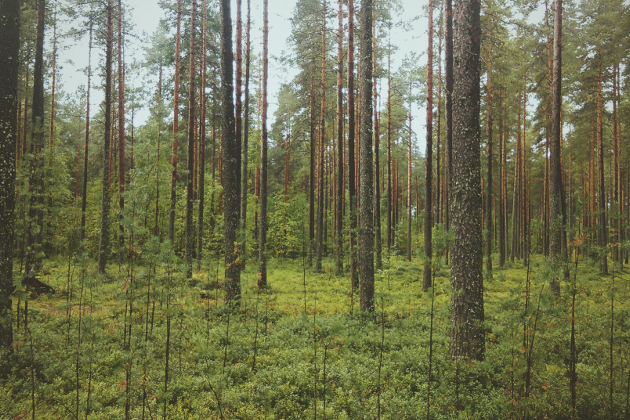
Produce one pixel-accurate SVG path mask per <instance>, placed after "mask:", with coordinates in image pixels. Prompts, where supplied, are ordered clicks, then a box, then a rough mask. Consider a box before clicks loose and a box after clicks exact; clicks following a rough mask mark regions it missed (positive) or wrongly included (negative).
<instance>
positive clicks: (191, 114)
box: [185, 0, 240, 279]
mask: <svg viewBox="0 0 630 420" xmlns="http://www.w3.org/2000/svg"><path fill="white" fill-rule="evenodd" d="M196 14H197V0H192V12H191V15H190V69H189V70H190V74H189V75H190V77H189V79H188V162H187V163H188V173H187V175H186V254H185V258H186V278H187V279H191V278H192V258H193V249H194V246H195V234H194V232H193V204H194V203H193V201H194V198H193V191H194V190H193V179H194V163H195V162H194V160H195V70H196V66H195V33H196V32H197V30H196V18H197V16H196ZM204 55H205V54H204ZM239 169H240V168H239Z"/></svg>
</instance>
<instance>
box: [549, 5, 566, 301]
mask: <svg viewBox="0 0 630 420" xmlns="http://www.w3.org/2000/svg"><path fill="white" fill-rule="evenodd" d="M561 110H562V0H556V15H555V19H554V50H553V107H552V125H551V127H552V128H551V155H550V171H551V176H550V191H549V223H550V224H551V231H550V235H549V258H550V259H551V261H552V264H557V265H561V264H562V257H563V255H562V239H561V237H562V235H564V214H563V212H562V200H563V197H562V164H561V158H560V142H561V141H562V139H561V138H560V137H561V128H562V127H561V124H562V121H561V119H560V112H561ZM551 290H552V292H553V293H554V294H555V295H556V296H558V295H560V284H559V283H558V281H557V280H553V281H552V282H551Z"/></svg>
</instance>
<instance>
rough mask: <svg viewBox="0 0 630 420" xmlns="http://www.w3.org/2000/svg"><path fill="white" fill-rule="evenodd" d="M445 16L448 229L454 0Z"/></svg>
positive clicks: (447, 4)
mask: <svg viewBox="0 0 630 420" xmlns="http://www.w3.org/2000/svg"><path fill="white" fill-rule="evenodd" d="M444 18H445V19H446V24H445V25H444V26H445V31H444V67H445V88H446V92H445V105H444V107H445V111H446V113H445V115H444V123H445V125H446V156H445V158H446V164H445V165H444V171H445V173H446V176H445V178H446V197H445V199H446V202H445V210H446V214H445V215H444V216H445V222H446V229H447V230H448V229H449V228H450V226H451V219H450V212H451V209H450V200H451V198H450V197H451V193H450V191H451V188H452V180H451V178H452V177H451V174H452V172H453V164H452V162H453V158H452V154H453V2H452V0H444Z"/></svg>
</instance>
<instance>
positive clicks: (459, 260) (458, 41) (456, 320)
mask: <svg viewBox="0 0 630 420" xmlns="http://www.w3.org/2000/svg"><path fill="white" fill-rule="evenodd" d="M479 14H480V2H479V0H461V1H459V2H458V3H457V5H456V10H455V15H456V19H455V48H454V55H455V57H456V60H455V63H456V66H455V67H454V79H455V84H454V89H453V105H454V106H453V115H454V118H455V119H454V121H453V173H452V176H453V183H452V191H451V215H452V225H453V228H454V230H455V235H454V240H453V245H452V248H451V250H452V265H451V267H452V268H451V285H452V287H453V292H452V295H451V320H452V325H453V327H452V330H451V343H450V354H451V356H452V357H464V358H471V359H477V360H482V359H483V358H484V354H485V344H484V338H485V331H484V327H483V320H484V305H483V272H482V271H483V270H482V268H483V252H482V249H483V248H482V235H481V170H480V169H481V168H480V165H481V160H480V153H479V149H480V148H479V134H480V133H479V131H480V128H479V51H480V45H479V40H480V32H481V28H480V26H481V25H480V17H479Z"/></svg>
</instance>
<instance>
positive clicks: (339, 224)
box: [335, 0, 345, 275]
mask: <svg viewBox="0 0 630 420" xmlns="http://www.w3.org/2000/svg"><path fill="white" fill-rule="evenodd" d="M337 46H338V51H337V180H336V181H337V185H336V187H337V201H336V203H335V211H336V215H335V239H336V253H335V256H336V259H337V274H338V275H343V197H344V196H345V194H344V188H343V177H344V173H343V150H344V147H343V94H342V90H343V0H339V29H338V31H337Z"/></svg>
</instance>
